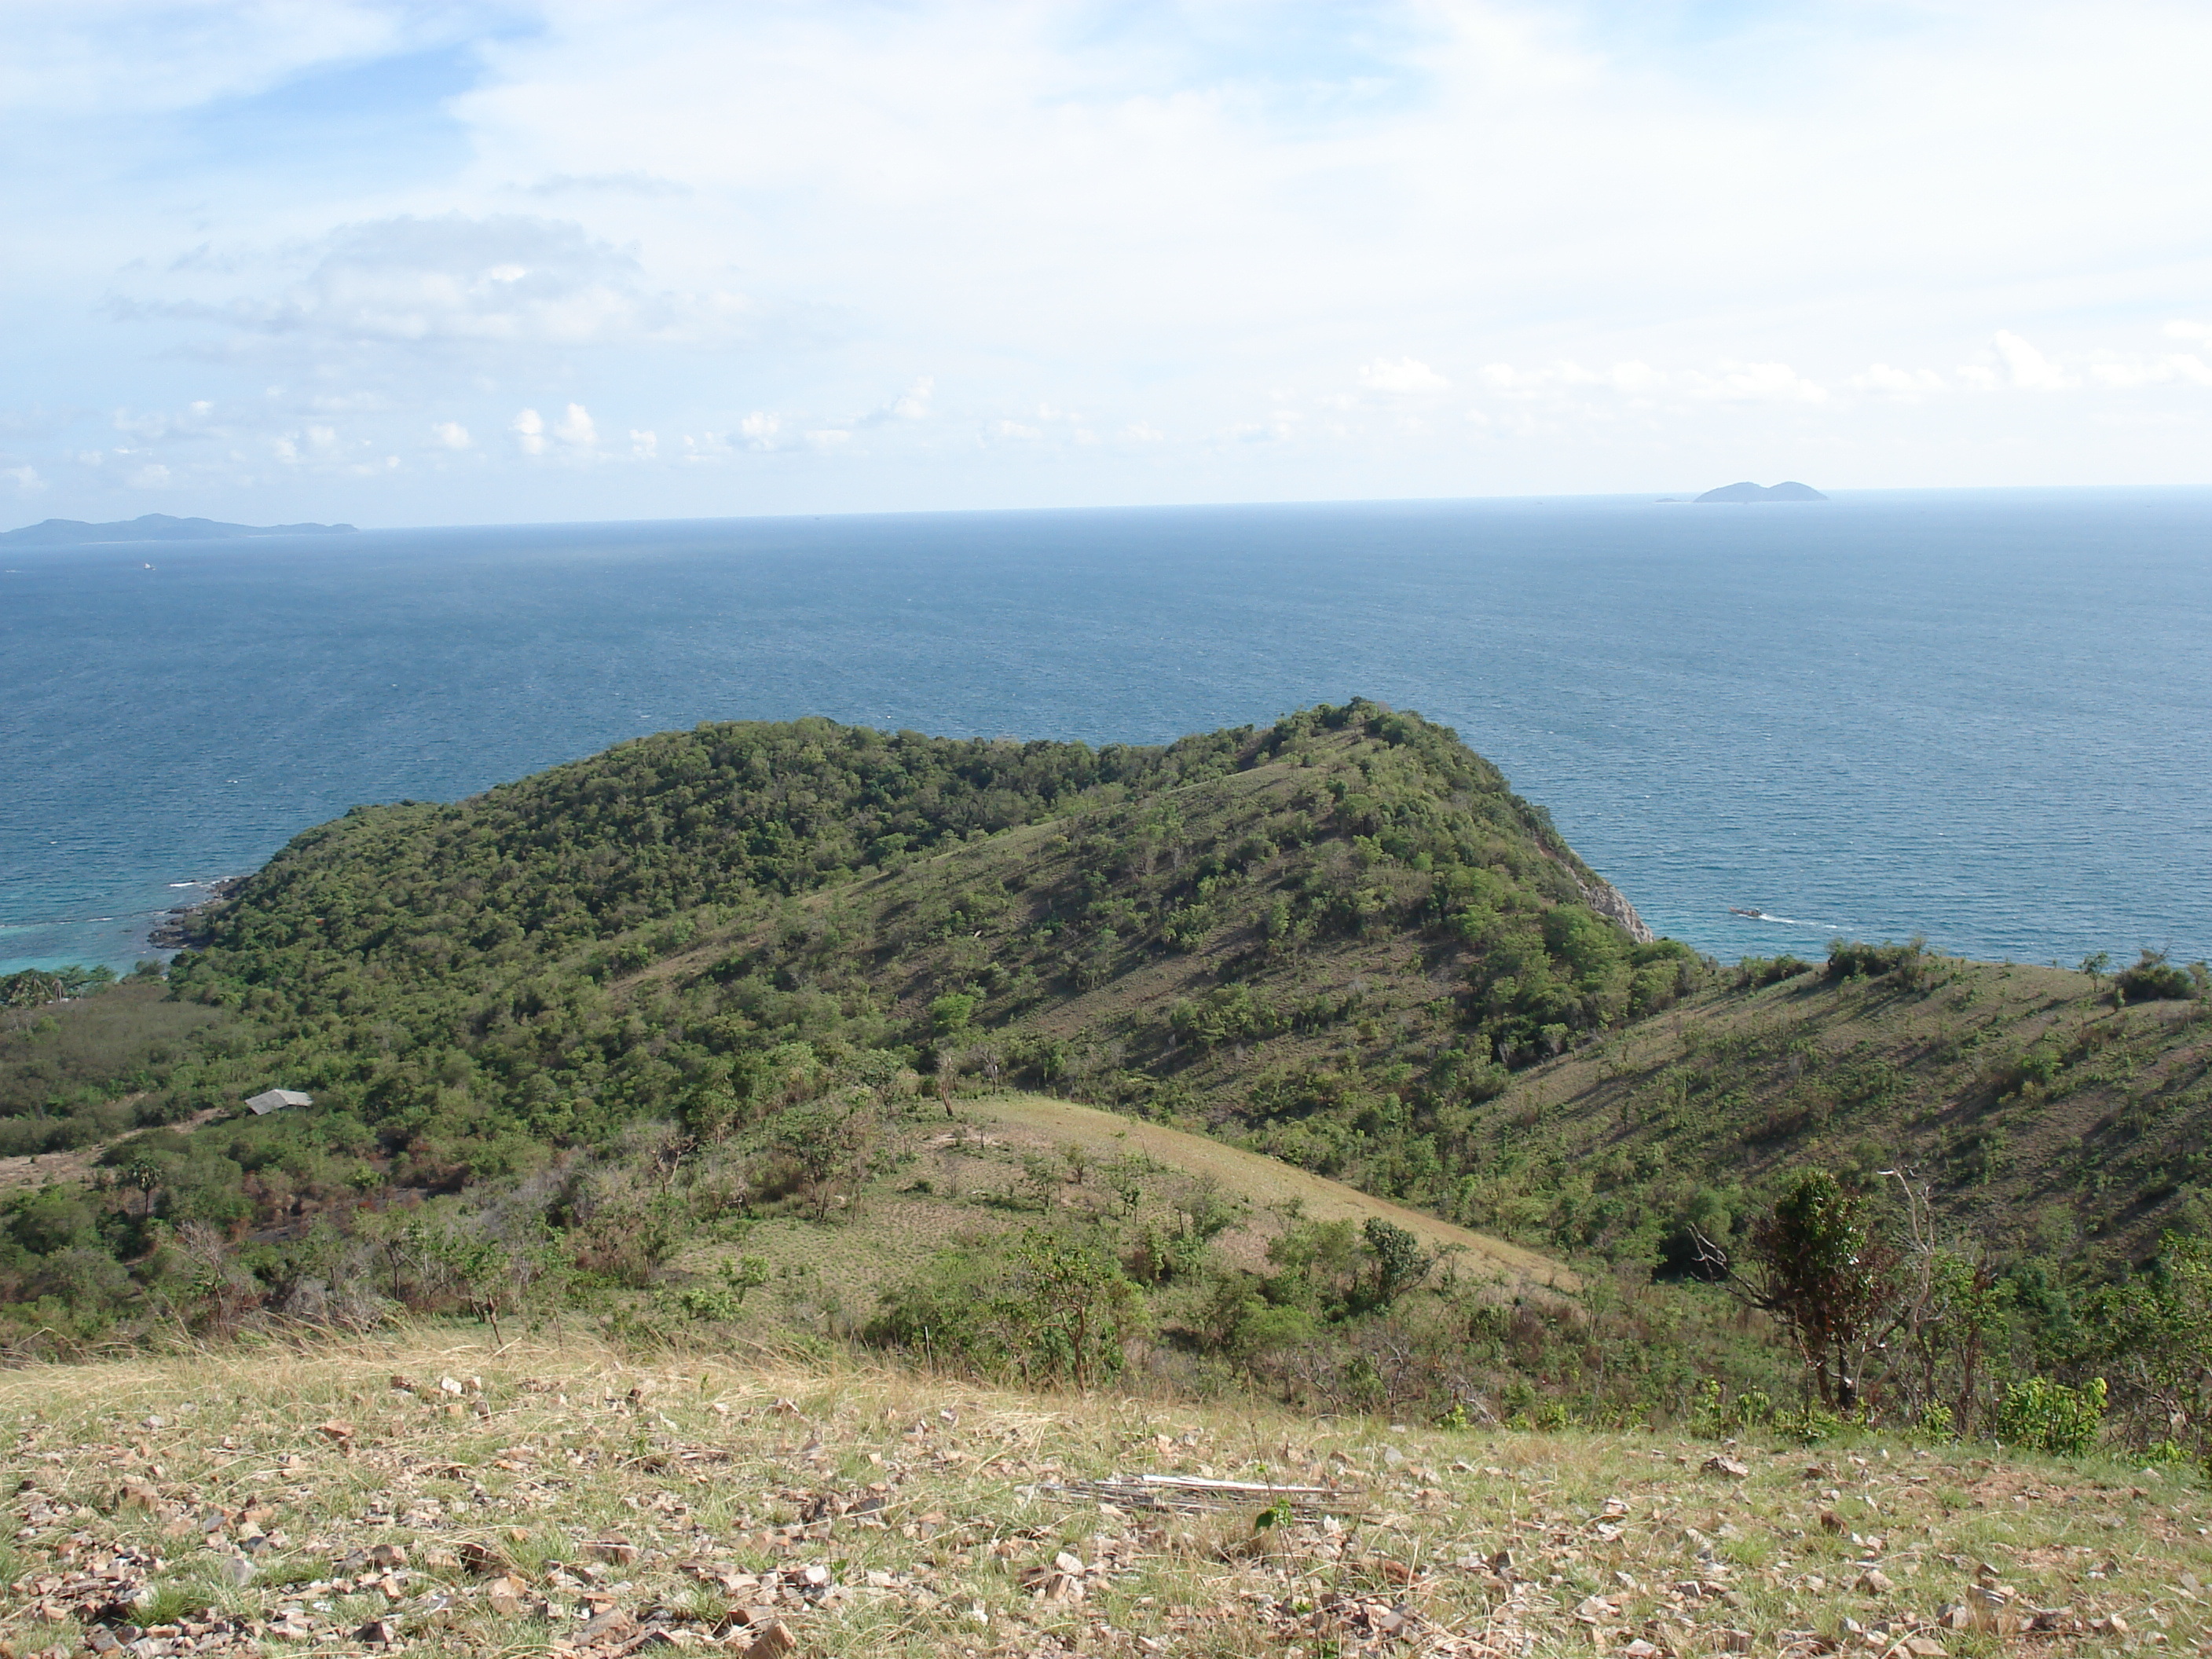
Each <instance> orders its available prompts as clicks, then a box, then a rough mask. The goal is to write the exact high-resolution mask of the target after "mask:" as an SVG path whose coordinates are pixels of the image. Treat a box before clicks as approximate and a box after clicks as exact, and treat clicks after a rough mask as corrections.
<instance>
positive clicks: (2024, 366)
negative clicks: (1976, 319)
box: [1990, 328, 2080, 392]
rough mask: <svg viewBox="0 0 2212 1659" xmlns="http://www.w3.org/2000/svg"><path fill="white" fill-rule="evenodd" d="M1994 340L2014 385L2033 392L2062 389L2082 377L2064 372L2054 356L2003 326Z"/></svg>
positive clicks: (2077, 382) (1997, 351) (1994, 344)
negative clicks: (2054, 360)
mask: <svg viewBox="0 0 2212 1659" xmlns="http://www.w3.org/2000/svg"><path fill="white" fill-rule="evenodd" d="M1990 344H1991V345H1993V346H1995V347H1996V354H1997V356H1998V357H1999V358H2001V359H2002V361H2003V362H2004V366H2005V372H2006V373H2007V374H2008V375H2010V376H2011V378H2012V383H2013V385H2015V386H2019V387H2021V388H2022V389H2023V390H2025V391H2029V392H2060V391H2063V390H2064V389H2065V388H2067V387H2069V386H2078V385H2079V384H2080V382H2079V381H2077V380H2074V379H2072V378H2071V377H2070V376H2068V375H2066V374H2061V373H2060V372H2059V370H2058V368H2057V366H2056V365H2055V364H2053V363H2052V362H2051V360H2050V359H2049V358H2047V357H2045V356H2044V355H2043V354H2042V353H2041V352H2039V351H2038V350H2037V349H2035V348H2034V347H2033V346H2032V345H2030V344H2028V343H2027V341H2025V340H2023V339H2021V337H2020V336H2019V335H2017V334H2015V333H2013V332H2011V331H2009V330H2007V329H2002V328H2001V329H1999V330H1998V331H1996V337H1995V338H1993V339H1992V340H1991V341H1990Z"/></svg>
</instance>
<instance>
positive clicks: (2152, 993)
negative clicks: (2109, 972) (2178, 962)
mask: <svg viewBox="0 0 2212 1659" xmlns="http://www.w3.org/2000/svg"><path fill="white" fill-rule="evenodd" d="M2112 983H2113V985H2114V986H2115V987H2117V988H2118V991H2119V994H2120V1000H2121V1001H2123V1002H2168V1001H2174V1002H2179V1001H2186V1000H2189V999H2190V998H2192V997H2194V996H2195V995H2196V994H2197V981H2196V980H2195V978H2194V977H2193V976H2192V975H2191V974H2190V972H2189V970H2188V969H2186V968H2177V967H2175V966H2174V965H2173V964H2172V963H2170V962H2168V961H2167V960H2166V954H2165V952H2164V951H2144V952H2143V953H2142V961H2140V962H2138V963H2136V965H2135V966H2134V967H2132V968H2126V969H2121V971H2120V973H2119V974H2118V976H2117V977H2115V978H2114V980H2113V981H2112Z"/></svg>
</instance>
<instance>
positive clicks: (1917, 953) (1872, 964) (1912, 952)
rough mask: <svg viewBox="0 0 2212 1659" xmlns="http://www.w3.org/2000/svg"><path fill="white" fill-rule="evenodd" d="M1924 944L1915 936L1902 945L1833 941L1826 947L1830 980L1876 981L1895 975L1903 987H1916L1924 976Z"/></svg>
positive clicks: (1848, 940) (1925, 951) (1925, 950)
mask: <svg viewBox="0 0 2212 1659" xmlns="http://www.w3.org/2000/svg"><path fill="white" fill-rule="evenodd" d="M1927 950H1928V941H1927V940H1926V939H1922V938H1920V937H1918V936H1917V935H1915V936H1914V937H1913V938H1911V939H1907V940H1906V941H1905V943H1904V944H1902V945H1888V944H1886V945H1860V944H1857V943H1854V942H1853V941H1851V940H1850V939H1834V940H1832V941H1831V942H1830V943H1829V945H1828V968H1827V975H1828V977H1829V978H1830V979H1833V980H1845V979H1879V978H1881V976H1882V975H1885V974H1895V975H1897V976H1898V977H1899V980H1901V981H1903V982H1904V983H1905V984H1907V985H1917V984H1918V983H1919V982H1920V980H1921V978H1922V976H1923V973H1924V972H1925V957H1926V954H1927Z"/></svg>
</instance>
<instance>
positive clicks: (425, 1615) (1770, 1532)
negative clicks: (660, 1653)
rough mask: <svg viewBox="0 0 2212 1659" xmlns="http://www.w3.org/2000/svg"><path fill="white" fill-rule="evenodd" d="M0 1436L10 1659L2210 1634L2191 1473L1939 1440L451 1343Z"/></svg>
mask: <svg viewBox="0 0 2212 1659" xmlns="http://www.w3.org/2000/svg"><path fill="white" fill-rule="evenodd" d="M395 1376H397V1377H400V1378H404V1379H405V1380H406V1381H407V1382H408V1383H410V1384H411V1385H412V1386H411V1388H410V1389H399V1388H396V1387H395V1386H394V1385H393V1379H394V1378H395ZM448 1378H450V1379H451V1383H450V1386H449V1387H441V1381H443V1380H444V1379H448ZM0 1418H4V1419H5V1424H4V1426H5V1429H6V1431H8V1432H9V1434H10V1435H11V1436H13V1437H14V1443H15V1455H14V1463H15V1467H16V1468H18V1469H19V1470H21V1471H22V1472H23V1474H24V1475H25V1480H24V1483H23V1486H22V1489H21V1491H20V1492H17V1493H16V1494H15V1497H14V1498H13V1499H12V1500H11V1502H12V1504H13V1507H14V1520H13V1522H12V1527H11V1529H15V1535H14V1541H13V1545H12V1550H13V1554H14V1558H15V1559H14V1560H13V1561H12V1563H11V1564H9V1565H10V1571H9V1574H8V1577H9V1579H10V1580H11V1581H12V1583H13V1589H11V1591H10V1592H9V1595H8V1596H7V1597H6V1599H5V1601H4V1609H3V1610H0V1644H4V1646H5V1647H6V1648H7V1649H8V1650H11V1651H12V1652H13V1653H15V1654H17V1655H25V1654H29V1653H33V1652H39V1653H46V1652H59V1653H62V1654H64V1655H68V1654H74V1653H76V1652H78V1651H81V1650H100V1641H102V1640H107V1641H111V1642H112V1640H113V1639H116V1638H120V1639H123V1640H125V1641H131V1640H136V1641H139V1642H143V1643H145V1644H149V1645H146V1646H144V1647H143V1648H141V1649H140V1650H139V1651H141V1652H143V1653H146V1654H149V1655H151V1654H155V1653H161V1652H192V1651H256V1650H259V1651H276V1652H284V1651H289V1652H297V1653H302V1654H321V1653H350V1652H358V1651H362V1650H366V1649H368V1648H369V1647H372V1646H374V1645H377V1644H391V1645H397V1646H403V1647H410V1648H413V1649H415V1650H420V1651H439V1652H454V1653H470V1654H475V1653H483V1654H491V1653H500V1654H520V1653H528V1652H537V1651H544V1650H550V1649H552V1648H555V1647H563V1648H567V1649H580V1650H592V1651H597V1652H604V1653H615V1652H624V1651H629V1650H642V1649H645V1648H648V1647H651V1648H684V1647H699V1648H707V1647H724V1648H727V1649H729V1650H743V1649H746V1648H752V1649H755V1650H760V1651H768V1650H775V1649H776V1648H778V1647H779V1646H780V1645H781V1638H780V1637H777V1636H768V1637H765V1638H763V1634H762V1633H763V1632H766V1631H768V1630H769V1627H770V1626H771V1625H772V1624H775V1625H781V1626H783V1627H784V1632H785V1633H786V1634H787V1635H788V1636H790V1637H791V1638H794V1639H795V1642H796V1651H798V1652H799V1653H801V1654H823V1655H860V1654H867V1655H870V1656H891V1655H907V1654H914V1655H922V1654H930V1655H971V1654H972V1655H981V1654H985V1653H990V1654H1006V1655H1015V1654H1019V1655H1030V1654H1057V1653H1065V1652H1069V1651H1079V1652H1084V1653H1131V1654H1134V1653H1146V1652H1154V1653H1157V1652H1173V1653H1193V1654H1222V1655H1228V1654H1238V1655H1244V1654H1259V1653H1277V1654H1283V1655H1290V1654H1293V1653H1295V1654H1299V1655H1304V1656H1310V1659H1319V1656H1322V1655H1327V1654H1336V1655H1342V1654H1349V1653H1353V1652H1362V1653H1364V1652H1399V1651H1403V1652H1406V1653H1408V1654H1413V1653H1423V1654H1431V1653H1432V1654H1463V1655H1478V1654H1501V1655H1502V1654H1513V1655H1532V1654H1533V1655H1553V1654H1557V1655H1565V1654H1576V1655H1588V1654H1590V1653H1593V1652H1600V1653H1629V1654H1637V1655H1646V1654H1657V1653H1672V1654H1681V1655H1690V1654H1700V1653H1708V1652H1727V1651H1750V1652H1759V1653H1789V1654H1810V1653H1815V1652H1833V1651H1848V1652H1852V1653H1865V1654H1869V1655H1879V1654H1887V1655H1892V1656H1924V1655H1929V1654H1931V1653H1934V1652H1936V1651H1942V1652H1944V1653H1947V1654H1951V1655H1957V1656H1967V1655H1990V1654H1996V1653H2005V1652H2034V1653H2038V1654H2053V1655H2057V1654H2069V1655H2070V1654H2089V1653H2098V1654H2103V1653H2112V1652H2123V1651H2135V1650H2142V1651H2149V1650H2154V1649H2155V1650H2169V1651H2173V1650H2179V1651H2192V1650H2203V1651H2212V1642H2208V1639H2207V1624H2206V1607H2207V1603H2206V1597H2207V1596H2208V1595H2212V1591H2208V1590H2207V1589H2206V1588H2205V1584H2206V1581H2207V1580H2212V1539H2208V1536H2207V1523H2208V1510H2209V1509H2212V1506H2208V1502H2207V1498H2206V1494H2205V1492H2204V1491H2203V1488H2202V1486H2200V1485H2199V1484H2197V1482H2196V1481H2194V1480H2191V1479H2186V1478H2182V1477H2179V1476H2176V1475H2174V1474H2171V1473H2169V1474H2164V1475H2160V1476H2149V1475H2143V1474H2130V1473H2128V1472H2125V1471H2121V1470H2115V1469H2112V1468H2105V1467H2102V1466H2096V1465H2085V1466H2073V1465H2066V1464H2058V1463H2043V1462H2033V1461H2021V1462H2006V1461H1998V1460H1993V1459H1991V1458H1990V1457H1988V1456H1985V1455H1981V1454H1979V1453H1978V1452H1976V1451H1973V1450H1971V1449H1940V1450H1937V1451H1934V1452H1926V1451H1914V1450H1911V1449H1908V1448H1905V1447H1904V1446H1902V1445H1900V1444H1898V1443H1874V1442H1869V1443H1866V1444H1863V1445H1857V1446H1852V1447H1832V1448H1823V1449H1816V1450H1814V1451H1810V1452H1808V1451H1806V1450H1803V1449H1794V1448H1789V1447H1778V1446H1775V1445H1772V1444H1768V1443H1750V1442H1747V1443H1744V1444H1742V1445H1741V1446H1737V1447H1734V1448H1732V1449H1729V1456H1731V1457H1732V1458H1734V1459H1736V1460H1740V1463H1741V1467H1742V1468H1744V1470H1745V1471H1746V1473H1744V1474H1741V1475H1736V1474H1732V1473H1730V1472H1729V1471H1727V1470H1725V1469H1723V1470H1720V1471H1717V1472H1715V1471H1709V1470H1707V1469H1706V1468H1705V1462H1706V1460H1707V1459H1708V1458H1709V1457H1711V1456H1712V1455H1713V1454H1714V1451H1715V1449H1714V1448H1713V1447H1711V1445H1706V1444H1700V1443H1694V1442H1691V1441H1686V1440H1681V1439H1678V1438H1674V1437H1663V1436H1662V1437H1652V1436H1636V1435H1607V1436H1598V1435H1585V1434H1564V1435H1548V1436H1547V1435H1523V1434H1513V1433H1476V1432H1468V1431H1448V1430H1439V1429H1429V1428H1425V1427H1419V1426H1413V1427H1407V1428H1394V1427H1390V1426H1389V1425H1382V1424H1378V1423H1372V1422H1368V1421H1364V1420H1351V1419H1346V1420H1339V1421H1332V1422H1322V1423H1316V1422H1314V1421H1310V1420H1305V1419H1297V1418H1294V1417H1291V1416H1288V1415H1285V1414H1282V1413H1277V1412H1274V1411H1273V1410H1270V1409H1266V1408H1257V1407H1255V1408H1233V1407H1200V1406H1193V1405H1188V1404H1176V1403H1165V1402H1161V1401H1147V1400H1141V1399H1128V1398H1115V1397H1109V1396H1104V1395H1100V1396H1093V1397H1090V1398H1072V1397H1062V1398H1040V1397H1036V1396H1030V1395H1018V1394H1014V1393H1010V1392H1004V1391H998V1390H993V1389H983V1388H979V1387H976V1386H974V1385H971V1384H968V1383H959V1382H951V1381H944V1380H937V1379H931V1378H927V1377H923V1376H916V1375H913V1374H909V1373H903V1372H896V1371H887V1370H863V1369H859V1368H829V1369H824V1368H821V1367H811V1368H809V1367H802V1366H799V1365H796V1364H789V1363H780V1362H777V1361H775V1360H773V1359H763V1360H757V1361H747V1362H738V1361H732V1360H729V1359H723V1358H696V1357H686V1356H681V1355H676V1356H671V1355H665V1354H664V1355H660V1356H658V1357H655V1358H653V1359H651V1360H649V1361H642V1362H641V1361H640V1360H639V1359H637V1358H634V1357H626V1356H625V1355H624V1354H623V1353H622V1352H618V1351H616V1350H613V1349H611V1348H607V1347H605V1346H599V1345H596V1344H594V1343H592V1342H590V1341H587V1340H581V1339H578V1340H563V1341H561V1342H558V1343H557V1344H556V1343H552V1342H550V1341H549V1342H544V1343H538V1342H536V1341H529V1340H526V1341H524V1342H520V1343H515V1344H512V1345H510V1346H508V1347H507V1348H506V1349H505V1350H504V1351H495V1350H494V1349H493V1348H492V1347H491V1346H490V1344H489V1342H488V1341H486V1340H478V1339H477V1338H476V1337H475V1336H474V1335H473V1334H472V1333H470V1332H467V1331H463V1330H454V1331H450V1332H447V1331H437V1330H423V1331H417V1332H415V1333H412V1334H409V1335H407V1336H406V1337H405V1338H404V1340H391V1341H372V1340H364V1341H362V1342H359V1343H357V1344H354V1345H351V1346H348V1347H346V1348H344V1349H324V1350H315V1351H305V1352H292V1351H286V1350H283V1349H281V1348H276V1347H270V1348H262V1349H255V1350H245V1349H240V1350H233V1351H228V1352H216V1353H210V1354H201V1355H195V1356H191V1357H188V1358H174V1359H144V1360H136V1361H130V1362H120V1363H113V1364H100V1365H89V1366H55V1367H46V1368H38V1369H32V1370H21V1371H17V1372H14V1373H10V1374H9V1375H7V1376H4V1377H0ZM1141 1472H1157V1473H1169V1472H1174V1473H1181V1474H1189V1475H1197V1476H1212V1477H1216V1478H1222V1479H1238V1480H1249V1481H1277V1482H1295V1483H1298V1484H1302V1485H1308V1486H1321V1487H1324V1488H1326V1489H1327V1490H1326V1492H1324V1494H1323V1495H1322V1497H1321V1498H1319V1499H1318V1500H1316V1502H1314V1503H1312V1504H1308V1505H1305V1506H1304V1508H1303V1509H1302V1510H1301V1511H1300V1513H1299V1514H1298V1515H1297V1516H1295V1517H1293V1518H1291V1520H1290V1522H1288V1523H1287V1524H1285V1525H1284V1526H1281V1527H1277V1528H1270V1529H1265V1530H1262V1529H1258V1528H1255V1521H1256V1519H1257V1517H1258V1514H1259V1511H1260V1510H1261V1508H1262V1506H1263V1504H1264V1503H1265V1499H1264V1497H1242V1496H1240V1497H1238V1498H1235V1499H1234V1500H1232V1501H1231V1502H1230V1503H1228V1504H1226V1505H1225V1507H1222V1508H1218V1509H1215V1510H1205V1511H1199V1512H1191V1513H1182V1512H1176V1511H1174V1510H1158V1511H1149V1512H1148V1511H1146V1510H1135V1509H1133V1508H1131V1507H1129V1506H1127V1505H1112V1504H1101V1503H1100V1502H1099V1501H1098V1500H1097V1498H1095V1497H1093V1498H1085V1497H1082V1496H1079V1495H1076V1494H1073V1493H1071V1492H1066V1491H1061V1490H1056V1488H1059V1487H1062V1486H1066V1484H1067V1483H1070V1482H1073V1481H1078V1480H1095V1479H1097V1478H1100V1477H1103V1476H1105V1475H1108V1474H1115V1473H1119V1474H1138V1473H1141ZM18 1528H19V1529H18ZM1062 1554H1066V1555H1071V1556H1073V1557H1075V1558H1077V1559H1076V1561H1075V1562H1074V1563H1073V1565H1071V1564H1070V1563H1067V1562H1065V1561H1062V1562H1060V1563H1059V1565H1057V1567H1055V1565H1054V1563H1055V1560H1056V1558H1058V1557H1060V1556H1061V1555H1062ZM241 1580H242V1581H244V1582H240V1581H241ZM1953 1608H1956V1609H1958V1611H1957V1612H1956V1613H1948V1610H1950V1609H1953ZM1947 1613H1948V1617H1947V1616H1946V1615H1947ZM2039 1613H2041V1615H2042V1616H2041V1617H2040V1619H2038V1614H2039ZM100 1618H104V1619H105V1620H106V1623H107V1628H108V1630H109V1632H111V1633H110V1634H109V1635H108V1636H106V1637H102V1638H94V1637H93V1636H92V1621H93V1620H95V1619H100ZM1954 1623H1955V1624H1957V1625H1960V1626H1965V1627H1964V1628H1960V1629H1954V1628H1953V1627H1952V1626H1953V1625H1954ZM2036 1623H2039V1624H2040V1625H2041V1626H2044V1628H2041V1629H2039V1630H2033V1631H2031V1630H2030V1629H2029V1628H2027V1627H2028V1626H2030V1625H2031V1624H2036ZM142 1624H143V1626H147V1627H148V1628H147V1629H146V1630H145V1631H143V1632H140V1631H137V1630H136V1629H134V1628H125V1626H136V1625H142ZM1639 1644H1640V1645H1639Z"/></svg>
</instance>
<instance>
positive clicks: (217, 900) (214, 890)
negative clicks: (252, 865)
mask: <svg viewBox="0 0 2212 1659" xmlns="http://www.w3.org/2000/svg"><path fill="white" fill-rule="evenodd" d="M245 884H246V878H245V877H244V876H225V877H224V878H222V880H221V881H211V882H210V883H209V884H208V890H207V893H206V895H205V896H204V897H201V898H198V899H196V900H194V901H193V902H191V903H190V904H179V905H173V906H172V907H171V908H168V909H167V910H164V911H163V912H162V913H161V920H160V921H157V922H155V924H154V926H153V927H152V928H151V929H150V930H149V931H148V933H147V934H146V944H147V946H148V948H149V949H150V950H155V951H181V950H183V949H184V948H185V945H188V944H190V943H191V940H190V939H187V938H186V937H185V933H186V925H187V923H188V922H189V921H190V920H191V917H193V916H194V915H197V914H198V913H199V912H200V911H202V910H206V909H211V908H214V907H215V906H216V905H218V904H221V903H222V902H223V901H224V900H225V899H227V898H228V897H230V896H231V895H232V894H234V893H235V892H236V891H238V890H239V889H240V887H243V886H244V885H245Z"/></svg>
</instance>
